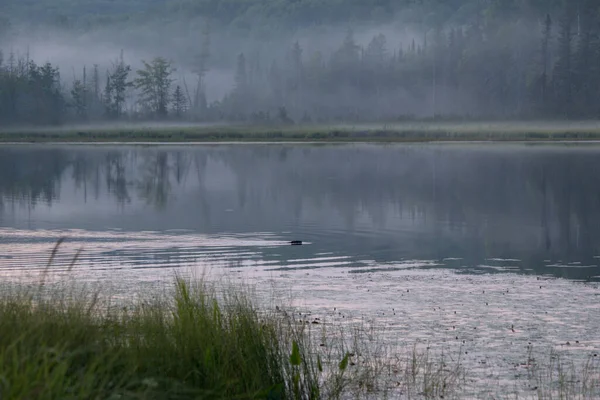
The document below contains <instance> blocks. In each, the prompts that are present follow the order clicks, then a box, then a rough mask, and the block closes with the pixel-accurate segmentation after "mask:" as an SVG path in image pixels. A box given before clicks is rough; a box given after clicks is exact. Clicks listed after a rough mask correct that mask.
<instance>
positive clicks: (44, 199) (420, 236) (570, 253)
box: [0, 144, 600, 394]
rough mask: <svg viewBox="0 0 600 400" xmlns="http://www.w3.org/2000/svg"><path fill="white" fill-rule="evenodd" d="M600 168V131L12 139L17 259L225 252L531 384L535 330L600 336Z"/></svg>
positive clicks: (205, 257)
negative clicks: (524, 138) (594, 135)
mask: <svg viewBox="0 0 600 400" xmlns="http://www.w3.org/2000/svg"><path fill="white" fill-rule="evenodd" d="M599 172H600V146H596V145H593V144H584V145H567V144H552V145H550V144H535V145H517V144H506V145H500V144H445V145H441V144H439V145H438V144H426V145H416V144H412V145H399V144H393V145H392V144H389V145H376V144H373V145H367V144H352V145H309V144H302V145H300V144H285V145H282V144H260V145H259V144H226V145H225V144H223V145H217V144H215V145H188V146H171V145H159V146H143V145H137V146H127V145H114V146H112V145H96V146H84V145H46V146H37V145H14V146H11V145H4V146H0V273H1V274H2V277H3V281H4V282H22V281H28V280H29V279H35V273H36V271H37V272H39V271H40V270H43V269H44V268H45V266H46V264H47V261H48V257H49V255H50V252H51V249H52V247H53V245H54V243H55V242H56V241H57V240H58V238H60V237H63V236H65V237H67V240H66V241H65V243H64V244H63V245H62V246H61V248H60V251H59V252H58V254H57V257H56V259H55V260H54V262H53V267H52V269H53V271H57V272H59V273H60V272H61V271H62V272H65V271H67V270H68V269H69V265H70V264H71V261H72V259H73V257H74V255H75V253H76V252H77V251H79V250H80V251H81V253H80V255H79V258H78V262H77V264H76V267H75V268H73V271H71V272H69V273H70V274H72V275H74V276H75V277H76V278H77V279H79V280H81V281H84V282H93V283H95V284H98V283H99V284H101V285H106V286H111V287H113V288H114V290H116V291H120V293H124V294H125V295H126V294H127V293H131V292H135V291H137V290H145V288H151V287H160V286H161V285H164V282H167V281H169V280H172V278H173V275H174V271H195V272H196V273H198V274H202V273H203V271H206V269H207V268H208V269H210V270H212V271H218V272H219V273H220V274H221V276H223V277H225V278H227V279H231V280H233V281H238V280H239V281H243V282H245V283H248V284H250V285H253V286H254V287H255V288H256V290H257V291H258V292H260V293H263V294H265V295H267V294H269V293H270V294H272V293H279V294H280V295H282V296H284V297H285V296H288V297H289V303H290V305H293V306H294V307H298V309H302V310H310V312H312V313H313V314H314V315H323V316H325V317H328V318H330V319H336V318H337V319H342V318H343V319H344V320H348V321H364V320H368V321H371V322H373V321H375V322H376V323H377V324H380V325H385V326H387V327H388V329H387V333H386V335H387V337H388V338H392V340H397V341H401V342H402V343H406V344H410V343H413V342H419V343H435V344H436V345H440V346H442V347H444V348H446V349H451V350H452V349H454V350H455V351H460V352H462V351H465V352H466V354H465V355H464V358H465V362H466V363H467V364H468V365H469V366H471V367H472V369H473V370H474V374H475V376H479V377H485V378H486V379H487V382H488V383H487V384H486V387H485V388H481V390H482V391H484V392H485V393H487V394H492V393H496V392H495V391H498V390H500V391H501V392H502V393H506V390H508V389H507V388H509V389H510V390H513V389H514V390H515V391H518V390H527V388H526V386H527V383H526V382H521V383H519V384H515V383H514V379H513V378H514V376H516V375H519V376H520V375H521V374H522V375H523V376H525V375H526V372H525V371H520V372H519V373H518V374H516V375H515V374H514V372H515V371H514V364H515V363H519V362H520V361H522V360H523V359H527V348H528V346H530V345H532V343H533V345H536V346H538V347H540V348H541V349H546V348H547V347H548V346H549V347H551V348H553V349H558V350H560V351H565V352H566V351H568V352H569V354H575V355H578V356H581V357H587V356H589V355H591V354H592V353H594V352H595V351H597V349H598V346H599V345H600V342H599V340H598V335H597V331H598V328H599V326H598V325H599V321H600V307H599V306H598V302H597V300H598V297H597V296H598V295H600V291H599V290H598V281H600V224H599V223H598V222H599V217H600V173H599ZM292 240H302V241H304V245H303V246H290V245H289V241H292ZM334 307H335V308H336V311H335V312H334V311H333V308H334ZM512 326H514V327H515V332H512V331H511V327H512ZM566 342H569V343H570V344H571V343H572V345H568V346H567V345H566ZM576 342H577V344H576V345H575V343H576ZM507 368H511V369H510V370H509V371H508V372H509V373H508V374H507V371H506V370H507ZM478 374H479V375H478ZM490 377H491V378H490ZM511 377H513V378H511ZM490 379H491V380H492V381H493V382H494V383H493V384H491V385H490V384H489V382H490ZM519 382H520V381H519Z"/></svg>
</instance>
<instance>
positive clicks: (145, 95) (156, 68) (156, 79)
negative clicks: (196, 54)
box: [134, 57, 175, 118]
mask: <svg viewBox="0 0 600 400" xmlns="http://www.w3.org/2000/svg"><path fill="white" fill-rule="evenodd" d="M142 63H143V64H144V69H141V70H138V71H137V75H138V76H137V78H136V79H135V80H134V85H135V87H136V89H139V90H140V91H141V93H140V98H139V102H140V104H141V105H142V106H144V107H145V108H146V109H147V110H148V111H150V112H151V113H153V114H154V115H155V116H157V117H159V118H164V117H166V116H167V114H168V111H167V110H168V108H169V104H170V102H171V84H172V83H173V78H172V77H171V75H172V74H173V72H175V69H174V68H173V67H172V65H171V62H170V61H167V60H166V59H164V58H162V57H156V58H155V59H153V60H152V61H151V62H150V63H148V62H146V61H142Z"/></svg>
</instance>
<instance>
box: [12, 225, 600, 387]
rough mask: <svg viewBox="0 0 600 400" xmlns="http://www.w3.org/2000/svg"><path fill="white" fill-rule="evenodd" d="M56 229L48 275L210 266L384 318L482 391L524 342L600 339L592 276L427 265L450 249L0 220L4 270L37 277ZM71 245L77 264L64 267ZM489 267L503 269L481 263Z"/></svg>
mask: <svg viewBox="0 0 600 400" xmlns="http://www.w3.org/2000/svg"><path fill="white" fill-rule="evenodd" d="M65 235H66V236H69V240H67V241H66V242H64V243H63V244H62V245H61V247H60V249H59V252H58V253H57V255H56V258H55V260H54V263H53V266H52V272H57V273H58V275H60V274H67V273H68V274H69V276H73V277H75V278H76V279H78V280H81V281H90V282H104V283H106V284H107V285H110V286H111V287H112V288H114V289H115V290H116V291H121V292H122V293H132V292H134V293H135V292H136V291H140V290H144V288H151V287H157V288H158V287H161V286H163V285H164V283H165V282H168V281H170V280H171V279H172V278H173V273H174V271H175V270H179V271H184V270H185V271H186V272H188V273H195V274H202V273H204V272H205V271H207V270H208V271H210V273H209V275H211V276H212V275H213V274H214V276H220V277H226V278H228V279H230V280H239V281H243V282H245V283H247V284H251V285H253V287H254V288H255V292H256V294H257V296H258V297H259V299H261V301H264V302H265V303H264V304H270V303H269V301H270V299H272V298H273V294H274V293H275V294H277V296H275V298H281V299H283V300H282V302H284V303H285V302H286V301H287V300H288V299H289V303H290V305H291V306H293V307H298V308H302V309H304V310H310V311H311V313H312V315H313V316H317V317H319V318H321V319H322V320H324V321H330V322H339V323H343V324H349V323H353V322H354V323H365V322H366V323H372V324H374V325H375V326H379V327H385V329H383V330H382V331H381V335H382V336H381V337H382V340H385V341H386V342H387V343H390V344H391V343H397V344H401V345H407V346H410V345H412V344H414V343H423V344H426V345H427V346H429V347H432V348H434V349H438V350H440V351H441V350H443V351H444V352H446V353H448V354H451V355H452V354H458V353H460V354H461V357H462V359H463V363H464V364H465V366H466V367H467V369H468V370H469V374H470V375H471V376H472V377H474V378H476V381H478V382H483V384H482V387H481V388H480V390H482V391H483V390H488V389H486V387H485V386H487V385H488V384H489V382H490V376H493V377H494V379H495V383H494V385H495V386H494V387H496V389H494V390H496V391H497V393H511V392H513V391H514V389H515V376H514V375H515V374H514V372H515V371H514V368H515V367H514V366H515V365H520V364H523V363H524V362H527V354H528V347H529V346H530V345H533V346H534V347H537V348H541V349H545V348H553V349H555V350H557V351H559V352H568V353H570V354H572V355H574V356H575V357H581V358H584V357H586V356H588V355H589V354H590V353H591V352H594V351H597V350H598V348H599V347H600V337H599V336H598V334H597V332H598V330H599V329H600V303H598V301H597V300H598V295H600V293H599V290H598V286H597V285H596V284H584V283H577V282H572V281H568V280H564V279H554V278H544V279H540V277H535V276H524V275H517V274H512V273H510V271H511V270H516V269H518V268H519V266H518V265H516V264H518V263H520V262H521V261H520V260H516V259H488V261H489V264H490V265H479V268H480V271H479V273H478V274H472V273H471V274H465V273H457V272H455V271H453V270H448V269H439V268H437V267H439V266H441V265H444V262H456V261H459V262H460V260H459V259H451V258H448V259H446V260H445V261H437V260H402V261H399V262H395V263H393V262H390V263H385V264H383V263H377V262H375V261H374V260H368V259H366V258H363V259H357V258H355V257H350V256H347V255H343V254H335V253H331V252H320V253H315V254H313V253H311V250H310V246H305V247H303V248H301V249H291V248H290V247H291V246H289V244H288V242H286V241H283V240H281V238H280V237H277V236H276V235H272V234H264V235H239V236H237V235H228V236H201V235H194V234H191V233H189V232H176V233H174V232H171V233H169V234H167V233H157V232H138V233H128V232H119V231H105V232H87V231H79V230H78V231H63V232H56V231H24V230H23V231H17V230H7V229H4V230H3V229H0V239H1V240H0V254H2V255H3V256H2V257H0V274H1V275H2V277H3V280H4V281H5V282H10V281H12V282H22V281H28V280H29V279H36V277H39V272H40V271H42V270H43V269H44V268H45V267H46V263H47V261H48V257H49V255H50V251H51V248H52V243H53V242H54V241H56V239H57V238H59V237H62V236H65ZM81 248H83V252H82V253H81V255H80V259H79V261H78V263H77V266H76V267H75V268H73V270H72V271H70V272H68V270H69V265H70V263H71V261H72V259H73V256H74V255H75V253H76V252H77V251H78V250H79V249H81ZM554 265H556V266H557V267H561V268H562V267H568V268H586V267H587V266H585V265H582V264H576V263H571V264H570V265H563V264H561V263H556V264H554ZM554 265H550V267H552V266H554ZM497 270H501V271H504V272H509V273H504V274H493V273H488V272H494V271H497ZM115 271H118V273H115ZM486 271H488V272H486ZM334 309H335V312H334ZM567 342H569V343H570V345H566V343H567Z"/></svg>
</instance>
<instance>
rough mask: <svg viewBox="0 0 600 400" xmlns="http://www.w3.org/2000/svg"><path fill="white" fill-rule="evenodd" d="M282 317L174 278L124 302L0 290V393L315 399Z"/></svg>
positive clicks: (313, 383)
mask: <svg viewBox="0 0 600 400" xmlns="http://www.w3.org/2000/svg"><path fill="white" fill-rule="evenodd" d="M284 322H285V321H284V320H282V319H281V318H276V317H275V316H274V315H273V316H268V315H259V313H258V312H257V310H256V309H255V308H254V307H253V305H252V304H251V303H250V302H249V301H248V300H247V298H245V297H244V296H241V295H237V294H233V295H232V296H226V297H225V298H221V299H220V300H219V301H217V296H216V294H215V293H214V291H212V290H211V289H210V288H209V287H207V286H206V285H202V284H192V283H189V282H186V281H184V280H183V279H177V280H176V283H175V290H174V294H173V295H172V297H171V298H164V299H162V300H157V301H155V302H154V303H146V302H139V303H138V304H137V305H133V306H129V307H124V308H121V307H107V304H106V303H105V302H101V301H99V300H98V296H96V295H86V294H85V292H79V294H78V295H77V296H76V297H73V296H64V295H63V294H62V293H56V292H53V291H52V289H49V290H47V291H45V294H44V295H42V296H40V295H39V291H38V290H36V292H35V293H32V292H30V291H29V292H27V291H25V292H12V293H11V294H10V295H3V296H0V398H2V399H28V398H29V399H33V398H61V399H62V398H78V399H83V398H85V399H107V398H115V399H116V398H120V399H126V398H136V399H137V398H153V399H154V398H169V399H171V398H232V399H233V398H237V399H244V398H269V399H280V398H281V399H283V398H319V396H320V393H319V386H318V377H317V376H316V367H315V368H313V365H312V364H311V358H310V357H309V356H308V351H307V349H306V347H305V346H306V343H305V341H303V340H302V339H303V338H302V336H301V333H300V331H297V330H295V329H293V326H292V325H290V324H288V323H284ZM292 347H296V348H297V349H298V350H297V352H298V353H299V354H300V356H299V357H298V362H295V363H291V362H290V351H291V350H290V349H291V348H292Z"/></svg>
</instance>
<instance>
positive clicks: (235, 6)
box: [3, 0, 562, 29]
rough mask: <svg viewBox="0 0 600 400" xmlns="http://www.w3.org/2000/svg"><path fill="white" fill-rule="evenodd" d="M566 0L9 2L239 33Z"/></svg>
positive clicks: (52, 16) (466, 13) (452, 15)
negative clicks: (210, 23) (261, 26)
mask: <svg viewBox="0 0 600 400" xmlns="http://www.w3.org/2000/svg"><path fill="white" fill-rule="evenodd" d="M561 3H562V0H489V1H482V0H171V1H167V0H4V6H3V7H4V9H5V10H6V13H5V15H6V17H7V18H9V19H11V20H15V21H21V22H31V21H42V22H47V23H51V24H58V25H65V26H86V25H87V26H89V25H90V24H92V25H93V24H98V23H100V24H106V23H115V22H117V23H118V22H123V21H130V20H137V21H139V20H140V19H141V20H148V19H150V20H152V19H161V18H170V19H172V18H194V17H208V18H211V19H212V20H214V21H216V22H218V23H219V24H222V25H223V26H229V25H230V24H233V25H234V26H235V27H237V28H242V29H252V24H253V23H254V22H256V21H265V20H268V21H272V22H274V23H282V24H283V25H284V26H286V27H305V26H313V25H322V24H331V23H340V22H342V23H348V22H389V21H391V20H393V19H396V20H398V19H400V20H407V21H410V22H413V23H424V24H426V25H430V26H431V25H439V24H445V23H457V24H468V23H469V22H471V21H472V20H473V19H474V18H489V17H491V16H493V15H496V14H501V15H505V16H506V17H508V18H514V17H523V16H534V15H537V16H539V14H540V13H546V12H554V11H555V10H556V9H557V8H558V7H559V6H560V4H561Z"/></svg>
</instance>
